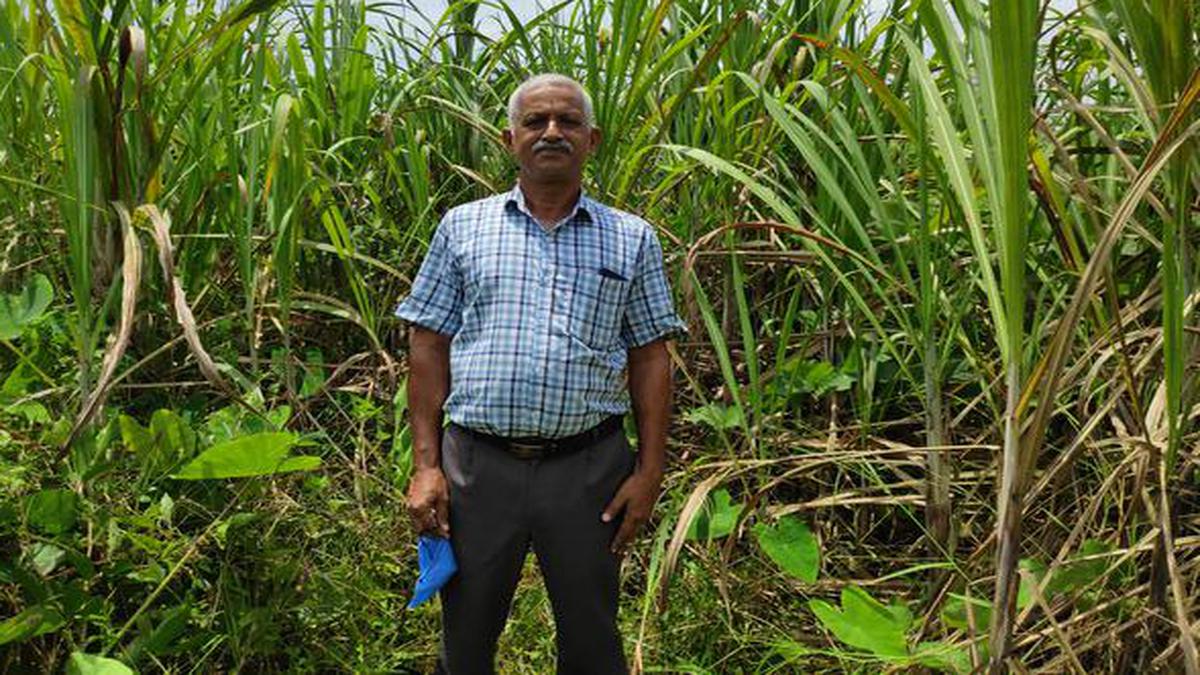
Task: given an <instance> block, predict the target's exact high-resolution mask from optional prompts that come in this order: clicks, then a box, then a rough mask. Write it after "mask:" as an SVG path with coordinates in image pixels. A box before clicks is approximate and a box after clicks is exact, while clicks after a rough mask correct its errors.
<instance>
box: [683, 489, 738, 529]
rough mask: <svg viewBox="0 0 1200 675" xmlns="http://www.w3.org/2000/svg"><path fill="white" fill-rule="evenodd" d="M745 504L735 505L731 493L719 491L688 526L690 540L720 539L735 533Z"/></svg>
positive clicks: (706, 502) (711, 496)
mask: <svg viewBox="0 0 1200 675" xmlns="http://www.w3.org/2000/svg"><path fill="white" fill-rule="evenodd" d="M744 508H746V506H745V504H734V503H732V502H731V501H730V499H729V491H728V490H725V489H721V490H717V491H716V492H714V493H712V494H711V495H709V497H708V499H706V500H704V506H703V507H701V509H700V511H699V512H697V513H696V517H695V518H694V519H692V524H691V525H689V526H688V531H687V538H688V539H718V538H720V537H724V536H726V535H728V534H729V533H730V532H733V526H734V525H736V524H737V519H738V516H739V515H741V513H742V509H744Z"/></svg>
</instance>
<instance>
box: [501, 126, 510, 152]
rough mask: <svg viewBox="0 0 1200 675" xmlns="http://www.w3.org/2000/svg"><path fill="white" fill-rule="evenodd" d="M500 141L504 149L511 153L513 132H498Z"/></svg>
mask: <svg viewBox="0 0 1200 675" xmlns="http://www.w3.org/2000/svg"><path fill="white" fill-rule="evenodd" d="M500 140H501V141H503V142H504V147H506V148H508V149H509V151H510V152H511V151H512V149H513V132H512V129H505V130H503V131H501V132H500Z"/></svg>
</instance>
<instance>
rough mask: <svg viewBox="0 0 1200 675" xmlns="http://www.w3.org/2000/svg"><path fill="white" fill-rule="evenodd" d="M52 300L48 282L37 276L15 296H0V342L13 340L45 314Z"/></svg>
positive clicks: (51, 289)
mask: <svg viewBox="0 0 1200 675" xmlns="http://www.w3.org/2000/svg"><path fill="white" fill-rule="evenodd" d="M53 299H54V288H53V287H52V286H51V285H50V280H49V279H47V278H46V277H45V276H43V275H41V274H38V275H36V276H34V277H33V279H31V280H30V281H29V285H28V286H26V287H25V290H23V291H21V292H20V293H18V294H16V295H0V340H14V339H16V338H18V337H20V336H21V333H22V332H24V330H25V327H26V326H28V325H29V324H31V323H33V322H34V321H36V320H37V319H38V318H40V317H41V316H42V314H44V313H45V312H46V308H47V307H49V306H50V301H51V300H53Z"/></svg>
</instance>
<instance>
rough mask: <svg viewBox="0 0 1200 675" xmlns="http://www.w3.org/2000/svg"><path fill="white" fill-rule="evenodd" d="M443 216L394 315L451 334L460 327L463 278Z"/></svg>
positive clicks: (446, 221)
mask: <svg viewBox="0 0 1200 675" xmlns="http://www.w3.org/2000/svg"><path fill="white" fill-rule="evenodd" d="M449 222H450V221H449V218H443V219H442V222H441V223H439V224H438V227H437V230H435V231H434V233H433V239H431V240H430V242H429V251H428V252H427V253H426V254H425V261H424V262H422V263H421V269H420V270H419V271H418V272H417V277H416V279H414V280H413V285H412V288H411V289H410V290H409V294H408V297H407V298H405V299H404V301H403V302H401V303H400V305H399V306H398V307H396V316H398V317H400V318H401V319H403V320H404V321H407V322H408V323H411V324H416V325H418V326H421V327H423V328H428V329H429V330H432V331H435V332H437V333H442V334H444V335H454V334H455V333H457V332H458V329H459V328H460V327H462V309H463V279H462V272H461V270H460V269H459V266H458V262H457V260H456V259H455V256H454V249H453V247H452V246H451V245H450V238H449V235H448V232H447V230H448V227H447V224H448V223H449Z"/></svg>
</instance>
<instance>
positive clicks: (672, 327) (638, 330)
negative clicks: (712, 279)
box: [621, 226, 688, 349]
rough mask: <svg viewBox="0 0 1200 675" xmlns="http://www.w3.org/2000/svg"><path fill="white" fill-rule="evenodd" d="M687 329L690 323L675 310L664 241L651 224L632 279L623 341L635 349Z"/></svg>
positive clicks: (622, 321)
mask: <svg viewBox="0 0 1200 675" xmlns="http://www.w3.org/2000/svg"><path fill="white" fill-rule="evenodd" d="M687 332H688V331H687V324H685V323H684V322H683V320H682V319H680V318H679V315H678V314H676V313H675V305H674V302H673V301H672V300H671V287H670V285H669V284H668V283H667V273H666V270H665V269H664V268H663V252H662V245H661V244H659V243H658V236H657V235H656V234H655V232H654V228H652V227H650V226H647V227H646V228H645V233H644V234H643V237H642V246H641V251H640V253H639V254H638V259H637V263H636V264H635V267H634V270H633V275H632V278H631V279H630V282H629V300H628V302H627V303H626V305H625V315H624V317H623V318H622V319H621V341H622V342H623V343H624V344H625V346H626V348H628V349H633V348H634V347H641V346H642V345H646V344H649V343H651V342H653V341H655V340H657V339H660V338H664V337H682V336H685V335H687Z"/></svg>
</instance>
